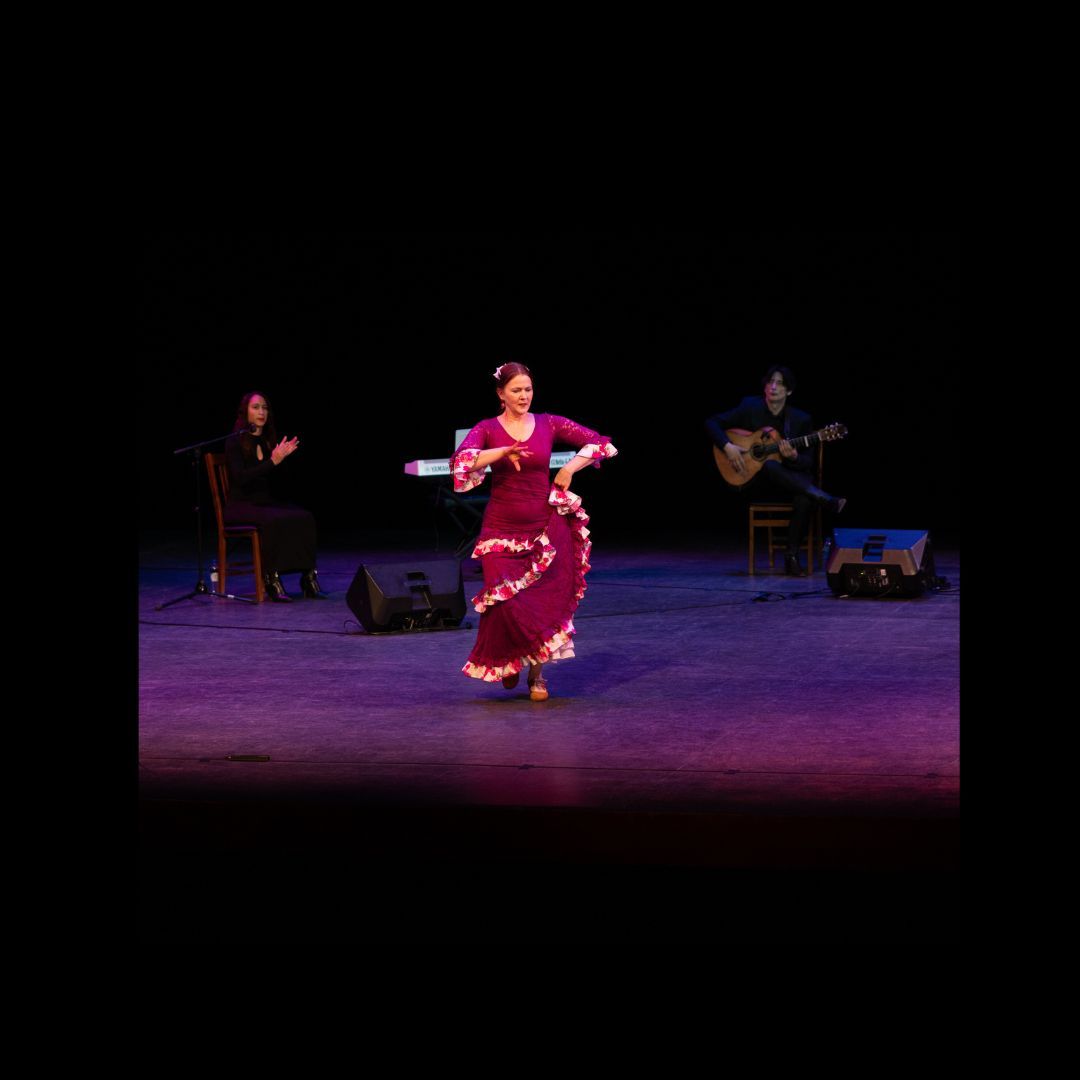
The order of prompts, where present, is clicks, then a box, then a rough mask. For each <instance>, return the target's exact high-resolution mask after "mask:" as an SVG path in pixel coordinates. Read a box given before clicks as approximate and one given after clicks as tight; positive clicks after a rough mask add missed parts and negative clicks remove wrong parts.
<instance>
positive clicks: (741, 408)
mask: <svg viewBox="0 0 1080 1080" xmlns="http://www.w3.org/2000/svg"><path fill="white" fill-rule="evenodd" d="M705 426H706V427H707V428H708V430H709V436H710V437H711V439H712V441H713V442H714V443H716V445H717V446H719V447H720V449H721V450H722V449H723V448H724V445H725V444H726V443H729V442H731V440H730V439H729V438H728V437H727V435H725V434H724V432H725V430H726V429H727V428H745V429H746V430H747V431H757V430H758V429H759V428H763V427H771V428H776V430H777V431H779V432H781V433H782V434H783V435H784V436H785V437H786V438H791V437H792V436H793V435H812V434H813V433H814V425H813V423H811V421H810V414H809V413H804V412H803V411H802V410H801V409H793V408H792V407H791V406H790V405H786V406H785V407H784V409H783V411H782V412H781V413H780V415H779V416H773V414H772V413H771V412H769V407H768V405H766V404H765V399H764V398H763V397H748V398H743V399H742V401H741V402H739V404H738V405H736V406H735V408H734V409H729V410H728V411H727V412H722V413H717V414H716V415H715V416H712V417H710V418H709V419H708V420H706V421H705ZM780 460H781V462H782V463H783V465H784V466H785V468H788V469H795V470H796V471H797V472H811V471H813V468H814V454H813V451H808V450H800V451H799V456H798V457H797V458H796V459H795V460H794V461H788V459H787V458H781V459H780Z"/></svg>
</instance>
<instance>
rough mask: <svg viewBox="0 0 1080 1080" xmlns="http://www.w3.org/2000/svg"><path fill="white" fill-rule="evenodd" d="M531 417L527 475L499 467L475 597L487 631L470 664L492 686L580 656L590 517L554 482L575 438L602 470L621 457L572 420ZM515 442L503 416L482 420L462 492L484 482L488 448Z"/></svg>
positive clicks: (468, 441) (506, 463) (460, 463)
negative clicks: (577, 614)
mask: <svg viewBox="0 0 1080 1080" xmlns="http://www.w3.org/2000/svg"><path fill="white" fill-rule="evenodd" d="M531 415H532V416H533V418H534V419H535V421H536V423H535V425H534V426H533V433H532V434H531V435H530V436H529V437H528V439H525V440H523V443H524V445H525V446H526V447H527V448H528V449H529V450H531V451H532V456H531V457H527V458H525V457H523V458H521V459H519V462H518V464H519V465H520V466H521V471H520V472H518V471H517V470H515V468H514V466H513V463H512V462H511V461H510V460H509V458H500V459H499V460H498V461H496V462H494V463H493V464H492V466H491V500H490V501H489V502H488V505H487V509H486V510H485V512H484V522H483V525H482V526H481V528H480V535H479V537H478V538H477V542H476V546H475V547H474V548H473V553H472V557H473V558H474V559H480V561H481V566H482V567H483V571H484V590H483V592H481V593H479V594H478V595H477V596H474V597H473V600H472V603H473V606H474V607H475V609H476V610H477V611H479V612H480V613H481V618H480V632H479V633H478V634H477V637H476V646H475V647H474V648H473V651H472V653H471V654H470V656H469V659H468V662H467V663H466V664H465V666H464V667H463V668H462V669H461V670H462V671H463V672H464V673H465V674H466V675H469V676H471V677H472V678H474V679H483V680H484V681H485V682H498V681H499V680H500V679H504V678H506V676H508V675H513V674H514V673H515V672H519V671H521V669H522V668H523V667H528V666H529V665H530V664H544V663H547V662H548V661H550V660H569V659H570V658H571V657H572V656H573V655H574V641H573V635H574V619H573V616H574V611H575V610H576V608H577V606H578V601H580V600H581V598H582V597H583V596H584V595H585V574H586V573H587V572H588V570H589V551H590V549H591V548H592V544H591V543H590V541H589V530H588V528H586V526H587V525H588V522H589V517H588V515H587V514H586V513H585V511H584V510H583V509H582V507H581V497H580V496H578V495H575V494H574V493H573V492H571V491H559V489H558V488H556V487H555V486H554V485H553V484H552V483H551V474H550V462H551V451H552V447H553V446H554V445H555V444H556V443H567V444H569V445H570V446H572V447H574V448H575V449H577V450H578V451H579V453H580V454H581V455H582V456H583V457H590V458H592V459H593V460H594V463H595V465H596V466H599V464H600V462H601V461H602V460H603V459H605V458H610V457H614V456H615V455H616V454H617V453H618V451H617V450H616V449H615V447H614V446H612V445H611V442H610V440H609V439H607V438H606V437H604V436H603V435H598V434H597V433H596V432H595V431H591V430H590V429H589V428H587V427H582V426H581V425H580V424H575V423H574V422H573V421H572V420H567V419H566V418H565V417H563V416H552V415H551V414H549V413H533V414H531ZM513 443H514V438H513V436H512V435H510V433H509V432H508V431H507V430H506V428H504V427H503V426H502V424H501V423H500V422H499V420H498V418H495V417H493V418H492V419H490V420H482V421H481V422H480V423H479V424H477V425H476V427H474V428H473V429H472V431H470V432H469V434H468V435H466V436H465V438H464V439H463V440H462V443H461V445H460V446H459V447H458V449H457V453H455V454H454V456H453V457H452V458H451V459H450V468H451V470H452V472H453V474H454V489H455V490H456V491H469V490H470V489H472V488H474V487H476V486H477V485H478V484H480V483H482V482H483V479H484V471H483V470H482V469H477V468H476V459H477V458H478V457H479V456H480V452H481V451H482V450H493V449H496V448H498V447H500V446H511V445H513Z"/></svg>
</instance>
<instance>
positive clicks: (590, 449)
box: [577, 442, 619, 469]
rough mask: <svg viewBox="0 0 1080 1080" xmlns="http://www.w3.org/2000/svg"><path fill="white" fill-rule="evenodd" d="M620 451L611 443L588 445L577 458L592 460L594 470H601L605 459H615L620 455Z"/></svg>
mask: <svg viewBox="0 0 1080 1080" xmlns="http://www.w3.org/2000/svg"><path fill="white" fill-rule="evenodd" d="M618 453H619V451H618V450H616V449H615V447H614V445H612V444H611V443H609V442H602V443H594V442H591V443H587V444H586V445H585V446H583V447H582V448H581V449H580V450H579V451H578V452H577V457H587V458H592V462H593V468H594V469H599V468H600V462H601V461H603V460H604V459H605V458H613V457H616V456H617V455H618Z"/></svg>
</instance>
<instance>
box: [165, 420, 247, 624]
mask: <svg viewBox="0 0 1080 1080" xmlns="http://www.w3.org/2000/svg"><path fill="white" fill-rule="evenodd" d="M235 434H236V432H233V431H230V432H229V435H235ZM229 435H219V436H218V437H217V438H216V439H206V440H204V441H203V442H200V443H193V444H192V445H191V446H182V447H180V449H179V450H174V451H173V454H174V455H175V454H186V453H188V452H189V451H190V452H191V455H192V459H191V464H192V467H193V468H194V469H195V550H196V552H197V553H198V561H199V577H198V580H197V581H196V582H195V588H194V589H192V590H191V592H189V593H185V594H184V595H183V596H178V597H176V599H175V600H166V601H165V603H164V604H157V605H156V606H155V607H154V610H155V611H162V610H163V609H164V608H167V607H172V605H173V604H179V603H180V601H181V600H191V599H193V598H194V597H196V596H213V597H216V598H217V599H218V600H239V601H240V602H241V603H244V604H254V603H255V601H254V600H249V599H248V598H247V597H246V596H234V595H233V594H232V593H219V592H214V590H213V589H211V588H209V587H208V586H207V584H206V582H205V581H203V549H202V538H203V523H202V459H203V447H204V446H211V445H213V444H214V443H219V442H223V441H224V440H225V439H227V438H228V437H229Z"/></svg>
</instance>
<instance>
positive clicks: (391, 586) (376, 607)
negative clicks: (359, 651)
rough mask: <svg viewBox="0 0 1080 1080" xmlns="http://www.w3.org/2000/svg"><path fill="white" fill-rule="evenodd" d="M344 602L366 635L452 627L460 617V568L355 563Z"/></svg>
mask: <svg viewBox="0 0 1080 1080" xmlns="http://www.w3.org/2000/svg"><path fill="white" fill-rule="evenodd" d="M345 600H346V602H347V603H348V605H349V610H350V611H351V612H352V613H353V614H354V615H355V616H356V617H357V619H359V620H360V625H361V626H363V628H364V629H365V630H366V631H367V632H368V633H369V634H385V633H394V632H400V631H406V630H433V629H445V628H447V627H451V626H457V625H458V624H459V623H460V622H461V620H462V618H464V616H465V588H464V585H463V584H462V580H461V563H460V562H458V560H457V559H415V560H413V561H412V562H395V563H379V564H378V565H373V564H370V563H361V564H360V568H359V569H358V570H357V571H356V576H355V577H354V578H353V582H352V584H351V585H350V586H349V591H348V593H347V594H346V596H345Z"/></svg>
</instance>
